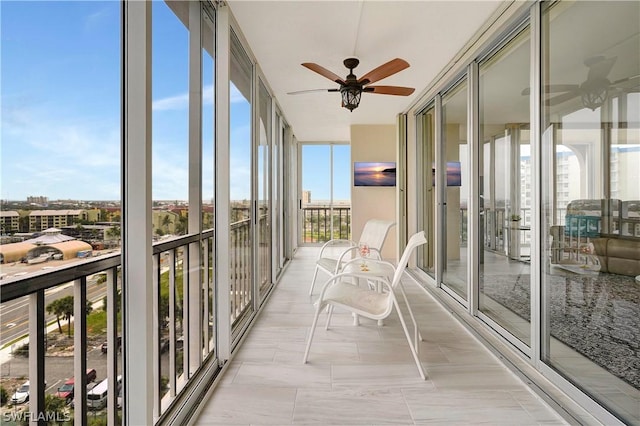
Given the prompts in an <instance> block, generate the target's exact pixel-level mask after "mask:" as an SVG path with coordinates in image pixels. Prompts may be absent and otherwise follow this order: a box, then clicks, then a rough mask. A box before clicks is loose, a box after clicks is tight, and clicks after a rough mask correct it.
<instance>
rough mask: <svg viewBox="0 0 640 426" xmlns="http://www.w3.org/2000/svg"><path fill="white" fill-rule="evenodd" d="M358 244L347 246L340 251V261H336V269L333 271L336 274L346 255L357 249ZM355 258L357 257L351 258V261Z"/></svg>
mask: <svg viewBox="0 0 640 426" xmlns="http://www.w3.org/2000/svg"><path fill="white" fill-rule="evenodd" d="M357 249H358V246H357V245H356V246H352V247H349V248H347V249H346V250H344V251H343V252H342V253H340V256H338V261H337V262H336V270H335V271H333V273H334V274H337V273H338V271H340V269H342V268H341V265H342V262H343V261H344V257H345V256H346V255H347V254H349V253H350V252H352V251H354V250H357ZM353 260H357V259H356V258H354V259H351V260H349V262H351V261H353Z"/></svg>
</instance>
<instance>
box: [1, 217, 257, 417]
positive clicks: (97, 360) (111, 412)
mask: <svg viewBox="0 0 640 426" xmlns="http://www.w3.org/2000/svg"><path fill="white" fill-rule="evenodd" d="M267 219H268V218H267V217H266V216H265V217H264V218H261V221H260V222H261V223H262V224H263V226H264V227H265V232H267V231H268V229H267V228H266V225H265V223H266V221H267ZM263 222H264V223H263ZM230 228H231V231H230V237H231V244H232V247H233V249H232V250H231V254H230V259H231V266H230V291H231V305H232V306H231V323H232V324H234V322H235V321H236V320H237V319H238V318H240V317H241V316H242V315H243V314H244V313H245V312H246V311H247V310H248V309H250V308H251V306H252V302H253V299H252V298H253V292H252V286H251V276H250V273H249V271H251V267H250V262H251V236H250V223H249V220H242V221H239V222H236V223H234V224H232V225H231V227H230ZM214 247H215V245H214V231H213V230H210V231H207V232H204V233H202V234H198V235H188V236H183V237H180V238H176V239H173V240H168V241H163V242H161V243H157V244H154V245H153V259H154V262H153V265H154V266H153V267H154V271H153V276H154V286H153V287H154V288H153V300H154V303H155V304H156V306H157V310H156V312H158V316H157V317H156V318H154V319H153V321H154V329H155V330H156V332H154V336H153V339H154V340H153V348H154V350H153V359H154V360H155V361H154V363H157V364H156V366H155V367H154V373H155V374H156V375H157V377H155V380H154V383H155V389H154V392H153V393H154V410H153V411H154V417H155V418H160V416H162V414H163V413H164V412H165V411H166V410H167V409H168V408H169V407H170V406H171V404H172V402H173V401H174V400H175V399H176V396H177V395H178V394H179V393H180V392H181V390H182V389H184V388H185V386H186V385H187V383H188V381H189V377H193V372H194V371H193V370H194V369H197V368H198V367H199V366H193V365H191V366H190V364H189V353H188V352H189V351H190V350H202V351H203V357H202V358H203V360H204V361H203V363H202V364H205V363H207V362H208V360H209V359H210V358H213V357H214V356H215V348H214V342H215V339H214V336H215V322H214V312H215V310H214V295H215V288H214V269H213V267H214V265H215V262H214V259H215V253H214ZM189 259H191V261H190V260H189ZM190 262H191V263H190ZM193 262H196V263H197V264H198V266H197V267H194V266H195V265H194V263H193ZM120 263H121V258H120V254H119V253H112V254H108V255H103V256H99V257H94V258H89V259H78V260H77V261H75V262H73V263H71V264H68V265H64V266H59V267H56V268H53V269H46V270H45V269H42V265H45V264H40V265H39V266H38V267H37V268H38V269H37V270H35V271H33V270H32V271H29V272H28V273H17V274H13V275H12V276H6V277H5V278H4V279H3V280H2V281H1V282H0V283H1V289H0V290H1V291H0V317H1V318H2V324H3V326H5V325H7V324H16V325H15V326H14V327H12V332H11V333H10V334H9V333H3V335H2V341H1V342H0V344H1V345H2V347H3V348H4V349H3V351H2V353H3V356H2V358H1V359H2V369H1V372H2V376H1V378H2V380H1V382H0V385H5V384H7V383H15V384H18V385H19V384H22V383H18V379H19V381H20V382H24V381H25V380H26V378H27V377H28V378H29V379H32V380H30V385H31V387H30V400H29V402H28V403H25V404H21V405H19V406H18V405H17V406H14V407H11V408H10V409H9V410H10V411H11V412H12V413H14V416H15V418H16V419H18V420H20V419H25V418H27V417H25V416H27V415H26V414H24V413H26V412H27V411H30V412H33V413H43V414H42V415H41V416H40V417H38V418H49V417H46V416H52V415H53V414H52V413H51V410H52V407H51V406H50V405H49V404H50V403H49V402H48V401H49V400H50V398H45V389H46V393H47V394H54V393H55V391H56V390H57V388H58V387H59V386H61V385H62V384H63V383H64V380H66V379H67V378H69V377H70V376H72V375H73V376H74V377H76V382H75V383H76V385H75V389H76V392H75V396H74V404H73V408H72V407H71V406H70V405H67V406H65V407H64V408H61V409H56V410H59V411H60V412H59V413H58V414H57V415H56V416H57V417H56V418H57V419H67V420H70V419H73V422H74V423H75V424H82V425H84V424H91V423H92V422H93V419H94V418H102V421H104V420H107V421H108V423H109V424H118V423H119V417H120V413H119V408H118V403H117V402H118V386H117V385H116V380H117V377H118V376H119V375H120V374H121V352H120V351H119V350H117V349H119V345H118V343H116V342H119V341H120V337H119V336H120V335H121V333H122V324H121V319H120V318H121V316H120V312H119V311H120V297H121V296H120V295H121V291H122V285H123V284H122V283H121V280H120V279H119V278H118V277H119V273H120V266H121V264H120ZM261 263H262V262H261ZM265 264H266V265H269V264H270V263H268V262H265ZM46 265H48V263H47V264H46ZM20 267H25V268H26V267H27V266H22V265H21V266H20ZM48 267H49V266H47V268H48ZM10 268H11V267H8V268H4V270H3V272H7V271H8V270H10ZM198 268H199V270H200V281H199V285H200V286H201V290H202V292H201V294H202V295H208V296H203V297H202V299H203V300H201V302H200V307H199V309H201V315H202V327H201V329H202V335H201V336H198V335H197V333H190V332H189V330H188V328H189V324H188V321H186V318H189V308H190V306H191V305H192V304H191V303H189V300H186V299H185V298H186V297H187V295H189V294H191V293H190V292H189V291H188V287H187V286H188V285H189V283H190V282H192V280H191V279H190V277H189V275H190V274H192V273H198ZM16 275H17V276H16ZM155 277H157V278H155ZM124 285H126V283H125V284H124ZM65 295H72V296H73V300H74V305H73V306H74V308H73V311H72V313H71V314H70V316H71V318H72V319H71V320H70V321H68V323H67V322H65V321H62V326H63V331H65V332H66V331H67V327H71V328H72V332H71V330H70V331H69V333H70V334H73V339H72V340H71V339H58V338H57V337H58V336H59V335H60V334H61V333H59V332H58V326H57V322H56V316H55V315H47V306H49V305H50V304H51V303H52V302H53V301H55V300H57V299H60V298H62V297H64V296H65ZM199 296H200V295H199V294H196V297H199ZM87 301H90V302H91V306H92V307H93V311H94V313H95V312H101V311H102V309H104V308H105V307H106V314H105V313H101V316H102V320H101V321H102V322H101V325H96V322H95V320H93V319H91V318H93V315H89V313H88V312H87ZM103 303H106V306H102V304H103ZM195 306H197V305H195ZM195 306H194V307H192V308H191V309H195ZM197 314H200V313H197ZM65 326H66V327H65ZM3 331H4V330H3ZM54 337H55V338H54ZM62 340H64V341H65V344H66V346H67V348H66V349H65V348H62V347H60V342H61V341H62ZM100 342H106V345H104V351H105V352H106V353H103V351H102V350H101V348H100ZM94 345H96V346H94ZM23 347H24V348H26V347H28V349H27V350H26V353H25V355H26V357H23V358H19V357H17V356H14V354H13V353H11V354H9V353H7V352H14V351H15V352H18V351H19V350H20V349H22V348H23ZM7 348H8V349H7ZM112 348H114V349H112ZM53 351H56V352H61V351H65V352H66V354H67V355H68V354H70V353H72V354H73V356H66V357H59V358H58V359H56V360H55V362H53V361H52V359H53V358H52V357H53V355H52V352H53ZM50 364H51V367H50ZM53 365H55V367H54V366H53ZM87 368H95V369H96V370H97V373H98V375H97V376H98V379H97V381H100V380H103V379H104V378H105V377H106V379H107V380H108V394H107V398H106V406H105V407H104V408H103V409H99V410H93V411H90V410H89V409H88V408H87V403H86V401H87V393H88V391H87V384H88V383H86V378H85V377H84V375H83V374H80V375H79V374H78V372H82V371H86V369H87ZM190 369H191V371H190ZM6 387H8V386H5V389H6ZM6 390H7V392H8V393H9V398H10V397H11V395H12V394H13V391H14V389H12V388H9V389H6ZM27 404H28V408H27ZM3 409H4V410H6V408H3ZM0 415H1V414H0ZM21 416H22V417H21ZM29 418H35V416H34V415H31V417H29Z"/></svg>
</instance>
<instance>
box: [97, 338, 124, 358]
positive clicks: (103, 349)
mask: <svg viewBox="0 0 640 426" xmlns="http://www.w3.org/2000/svg"><path fill="white" fill-rule="evenodd" d="M116 342H118V350H120V349H122V336H118V337H117V338H116ZM107 346H108V344H107V342H104V343H103V344H102V345H100V350H101V351H102V353H103V354H106V353H107V349H108V348H107Z"/></svg>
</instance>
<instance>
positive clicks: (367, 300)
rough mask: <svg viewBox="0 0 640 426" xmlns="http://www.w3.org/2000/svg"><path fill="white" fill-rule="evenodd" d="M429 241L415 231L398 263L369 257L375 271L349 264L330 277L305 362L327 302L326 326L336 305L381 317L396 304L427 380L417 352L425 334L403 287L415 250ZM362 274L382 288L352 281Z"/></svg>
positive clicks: (365, 315)
mask: <svg viewBox="0 0 640 426" xmlns="http://www.w3.org/2000/svg"><path fill="white" fill-rule="evenodd" d="M426 242H427V239H426V238H425V235H424V231H420V232H418V233H417V234H415V235H413V236H412V237H411V238H410V239H409V242H408V243H407V247H406V248H405V250H404V253H403V254H402V257H401V258H400V262H398V265H397V266H395V267H394V266H393V265H392V264H391V263H389V262H385V261H382V260H367V261H366V263H367V265H368V268H367V269H369V270H370V271H375V272H374V273H375V275H374V273H371V272H359V271H358V268H351V267H350V268H348V272H342V273H339V274H337V275H334V276H333V277H331V278H329V280H328V281H327V282H326V284H325V285H324V287H323V288H322V290H321V292H320V297H319V298H318V301H317V302H316V303H317V306H316V313H315V316H314V317H313V323H312V324H311V331H310V333H309V340H308V341H307V347H306V349H305V352H304V358H303V363H306V362H307V359H308V357H309V350H310V349H311V342H312V340H313V335H314V333H315V329H316V325H317V323H318V317H319V316H320V311H321V310H322V309H323V308H324V307H325V306H327V307H328V309H327V311H328V312H327V324H326V327H325V329H327V330H328V329H329V322H330V321H331V314H332V313H333V309H334V308H335V307H337V308H342V309H346V310H347V311H349V312H352V313H354V314H356V315H358V316H363V317H365V318H369V319H372V320H382V319H384V318H387V317H388V316H389V314H391V312H392V311H393V309H394V308H395V309H396V312H398V317H399V318H400V323H401V324H402V329H403V331H404V334H405V336H406V338H407V342H408V343H409V349H411V354H412V355H413V359H414V360H415V362H416V366H417V367H418V371H419V372H420V377H422V379H423V380H425V379H426V374H425V372H424V369H423V367H422V364H421V363H420V358H419V356H418V341H420V340H422V336H421V335H420V331H419V330H418V324H417V322H416V319H415V317H414V315H413V311H412V310H411V305H410V304H409V300H408V299H407V296H406V294H405V292H404V288H403V287H402V282H401V278H402V275H403V273H404V271H405V268H406V267H407V263H408V262H409V257H410V256H411V253H412V252H413V250H414V249H415V248H416V247H418V246H420V245H422V244H425V243H426ZM356 263H357V262H356ZM350 265H353V263H350ZM369 265H370V266H369ZM359 278H362V279H365V280H366V281H367V282H369V283H371V282H375V283H376V284H377V287H379V288H375V287H376V286H373V287H371V286H369V287H360V286H358V285H354V284H353V281H357V279H359ZM390 278H392V280H390ZM354 279H355V280H354ZM396 290H399V291H400V294H402V297H403V299H404V302H405V304H406V306H407V310H408V311H409V315H410V316H411V320H412V321H413V326H414V333H413V334H414V336H413V341H412V338H411V336H410V334H409V330H408V329H407V324H406V322H405V320H404V316H403V314H402V311H401V310H400V306H399V305H398V300H397V298H396V293H395V291H396Z"/></svg>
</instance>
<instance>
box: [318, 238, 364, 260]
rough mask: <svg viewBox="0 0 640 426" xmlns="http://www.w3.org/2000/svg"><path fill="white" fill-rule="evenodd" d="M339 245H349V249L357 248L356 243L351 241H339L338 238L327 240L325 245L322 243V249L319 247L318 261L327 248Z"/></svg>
mask: <svg viewBox="0 0 640 426" xmlns="http://www.w3.org/2000/svg"><path fill="white" fill-rule="evenodd" d="M339 243H347V244H349V248H351V247H357V246H358V243H356V242H355V241H352V240H345V239H340V238H336V239H333V240H329V241H327V242H326V243H324V244H323V245H322V247H320V253H318V259H322V254H323V253H324V250H325V249H326V248H328V247H329V246H332V245H336V244H339Z"/></svg>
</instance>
